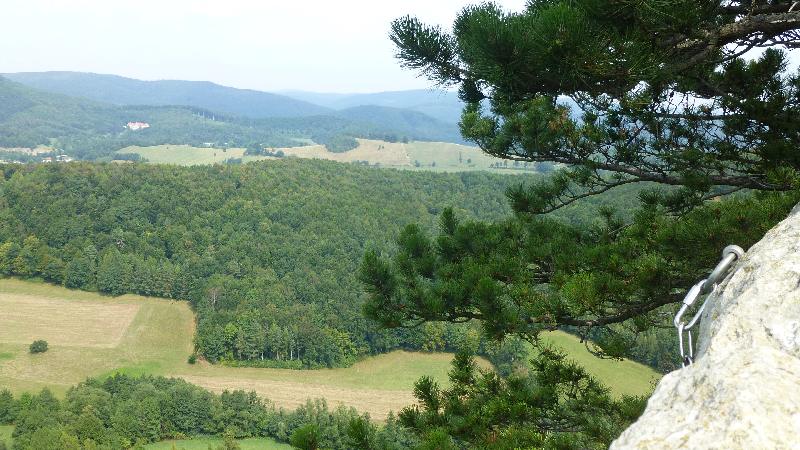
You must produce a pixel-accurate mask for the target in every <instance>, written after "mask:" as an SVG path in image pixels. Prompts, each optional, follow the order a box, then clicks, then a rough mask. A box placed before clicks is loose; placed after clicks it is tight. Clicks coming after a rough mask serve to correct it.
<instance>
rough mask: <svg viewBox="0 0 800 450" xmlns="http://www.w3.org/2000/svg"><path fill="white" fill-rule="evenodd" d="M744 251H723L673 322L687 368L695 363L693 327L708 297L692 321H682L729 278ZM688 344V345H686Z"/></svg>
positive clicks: (728, 248) (730, 248)
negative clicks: (717, 261)
mask: <svg viewBox="0 0 800 450" xmlns="http://www.w3.org/2000/svg"><path fill="white" fill-rule="evenodd" d="M743 256H744V250H743V249H742V248H741V247H739V246H738V245H729V246H727V247H725V249H724V250H722V260H721V261H720V262H719V264H717V267H715V268H714V270H713V271H712V272H711V275H709V276H708V278H706V279H705V280H702V281H700V282H699V283H697V284H695V285H694V286H692V288H691V289H689V292H687V293H686V296H685V297H684V298H683V305H682V306H681V309H680V310H678V313H677V314H675V319H674V320H673V321H672V323H673V325H675V328H677V329H678V348H679V349H680V351H681V360H682V361H681V365H682V366H683V367H686V366H688V365H691V364H692V362H694V342H692V327H694V326H695V324H696V323H697V322H698V321H699V320H700V316H702V315H703V311H704V310H705V309H706V304H707V303H708V297H706V299H705V301H704V302H703V304H702V305H701V306H700V309H698V310H697V312H696V313H695V315H694V316H693V317H692V320H690V321H689V323H686V322H683V321H682V320H681V319H682V318H683V315H684V314H686V311H687V310H688V309H689V308H690V307H691V306H692V305H693V304H694V302H696V301H697V299H698V298H700V297H701V296H707V295H708V294H710V293H712V292H714V290H715V289H716V288H717V285H719V283H720V282H721V281H722V280H724V279H725V277H726V276H728V273H729V272H730V271H731V269H732V268H733V266H734V264H735V263H736V262H737V261H738V260H740V259H742V257H743ZM684 333H686V335H687V337H688V339H687V340H688V342H684V339H683V335H684ZM686 344H688V345H686Z"/></svg>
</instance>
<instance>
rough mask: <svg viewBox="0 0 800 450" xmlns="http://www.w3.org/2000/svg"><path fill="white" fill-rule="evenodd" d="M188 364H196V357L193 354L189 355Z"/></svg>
mask: <svg viewBox="0 0 800 450" xmlns="http://www.w3.org/2000/svg"><path fill="white" fill-rule="evenodd" d="M188 362H189V364H194V363H196V362H197V355H195V354H194V353H192V354H191V355H189V360H188Z"/></svg>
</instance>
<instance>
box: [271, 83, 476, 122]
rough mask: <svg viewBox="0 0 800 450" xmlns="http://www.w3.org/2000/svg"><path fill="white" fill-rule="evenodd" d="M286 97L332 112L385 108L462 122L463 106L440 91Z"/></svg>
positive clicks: (292, 94)
mask: <svg viewBox="0 0 800 450" xmlns="http://www.w3.org/2000/svg"><path fill="white" fill-rule="evenodd" d="M279 93H280V94H282V95H285V96H287V97H292V98H295V99H297V100H302V101H305V102H309V103H314V104H317V105H320V106H324V107H326V108H331V109H337V110H342V109H348V108H353V107H358V106H384V107H390V108H402V109H408V110H412V111H416V112H420V113H423V114H426V115H428V116H431V117H433V118H435V119H438V120H440V121H442V122H446V123H450V124H455V123H458V121H459V120H460V119H461V112H462V111H463V109H464V103H463V102H462V101H461V100H460V99H459V98H458V95H457V94H456V93H455V92H449V91H443V90H440V89H416V90H408V91H388V92H376V93H370V94H333V93H319V92H307V91H282V92H279Z"/></svg>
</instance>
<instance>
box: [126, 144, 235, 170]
mask: <svg viewBox="0 0 800 450" xmlns="http://www.w3.org/2000/svg"><path fill="white" fill-rule="evenodd" d="M117 153H136V154H138V155H140V156H141V157H142V158H145V159H146V160H147V161H149V162H151V163H156V164H176V165H179V166H195V165H204V164H223V163H224V162H225V161H226V160H228V159H231V158H234V159H235V158H241V157H242V156H244V149H243V148H228V149H219V148H209V147H192V146H190V145H171V144H166V145H156V146H152V147H137V146H131V147H125V148H123V149H122V150H119V151H118V152H117Z"/></svg>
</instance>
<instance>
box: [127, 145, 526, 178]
mask: <svg viewBox="0 0 800 450" xmlns="http://www.w3.org/2000/svg"><path fill="white" fill-rule="evenodd" d="M358 142H359V146H358V148H356V149H353V150H350V151H348V152H344V153H332V152H329V151H328V150H327V149H326V148H325V147H324V146H322V145H308V146H304V147H291V148H274V149H273V150H275V151H277V150H282V151H283V152H284V153H285V154H286V155H287V156H297V157H299V158H316V159H327V160H331V161H338V162H355V161H368V162H369V163H370V164H372V165H375V164H380V165H381V166H382V167H392V168H400V169H410V170H429V171H434V172H467V171H473V170H486V171H490V172H494V173H503V174H507V173H530V171H523V170H521V169H514V168H513V165H511V164H510V165H509V167H510V168H508V169H495V168H491V167H489V166H490V165H492V164H495V163H497V162H500V163H502V162H503V161H504V160H502V159H499V158H495V157H492V156H489V155H487V154H485V153H483V152H482V151H481V150H480V149H479V148H477V147H470V146H466V145H458V144H449V143H446V142H410V143H408V144H403V143H399V142H396V143H390V142H384V141H377V140H370V139H358ZM243 152H244V150H243V149H228V150H227V152H223V151H222V150H221V149H213V148H198V147H190V146H188V145H157V146H152V147H135V146H133V147H127V148H124V149H122V150H119V153H138V154H139V155H141V156H142V157H143V158H146V159H147V160H148V161H150V162H151V163H158V164H178V165H199V164H214V163H223V162H224V161H225V160H226V159H228V158H241V157H242V156H243ZM459 158H460V161H459ZM260 159H265V158H264V157H253V156H245V157H244V162H250V161H256V160H260ZM416 163H418V164H419V167H417V164H416ZM434 163H435V165H434Z"/></svg>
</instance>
